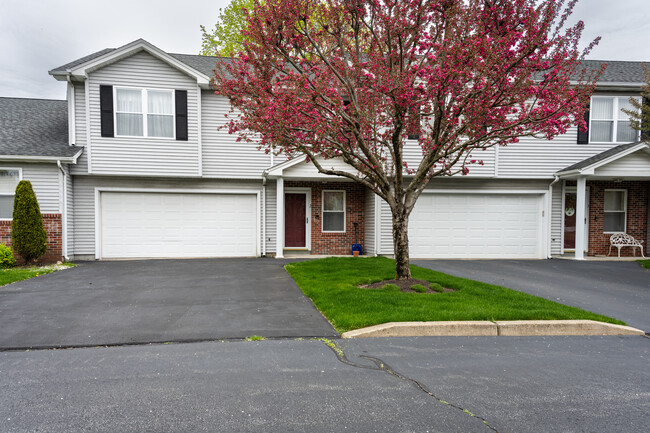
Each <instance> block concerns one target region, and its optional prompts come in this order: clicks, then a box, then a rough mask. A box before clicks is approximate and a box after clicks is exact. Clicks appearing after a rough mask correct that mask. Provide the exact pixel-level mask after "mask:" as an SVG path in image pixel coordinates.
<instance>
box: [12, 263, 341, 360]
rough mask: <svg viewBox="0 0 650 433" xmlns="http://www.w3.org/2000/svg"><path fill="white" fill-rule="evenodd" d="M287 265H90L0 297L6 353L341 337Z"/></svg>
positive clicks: (21, 286) (28, 283)
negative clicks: (13, 350)
mask: <svg viewBox="0 0 650 433" xmlns="http://www.w3.org/2000/svg"><path fill="white" fill-rule="evenodd" d="M284 264H285V262H283V261H279V260H273V259H211V260H146V261H113V262H110V261H109V262H81V263H78V266H77V267H76V268H73V269H67V270H64V271H59V272H55V273H53V274H49V275H44V276H41V277H38V278H32V279H30V280H25V281H21V282H18V283H14V284H10V285H7V286H4V287H0V329H2V332H0V348H27V347H56V346H83V345H92V346H95V345H111V344H132V343H150V342H167V341H195V340H212V339H219V338H244V337H248V336H252V335H261V336H265V337H296V336H301V337H304V336H335V335H337V334H336V332H335V331H334V329H333V328H332V326H331V325H330V324H329V323H328V322H327V320H325V318H323V316H322V315H321V314H320V313H319V312H318V310H317V309H316V308H315V307H314V306H313V304H312V302H311V300H309V299H308V298H307V297H305V296H304V295H303V294H302V292H301V291H300V289H299V288H298V287H297V286H296V284H295V283H294V281H293V279H291V277H289V275H288V274H287V273H286V271H285V270H284V268H283V265H284Z"/></svg>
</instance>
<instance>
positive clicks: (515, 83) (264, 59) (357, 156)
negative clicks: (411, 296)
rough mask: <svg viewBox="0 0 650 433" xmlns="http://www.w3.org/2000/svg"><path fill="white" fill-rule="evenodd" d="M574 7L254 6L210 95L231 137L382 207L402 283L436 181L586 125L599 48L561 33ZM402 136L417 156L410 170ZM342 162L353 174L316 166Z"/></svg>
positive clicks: (523, 1)
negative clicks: (360, 191) (417, 223)
mask: <svg viewBox="0 0 650 433" xmlns="http://www.w3.org/2000/svg"><path fill="white" fill-rule="evenodd" d="M575 3H576V1H575V0H574V1H569V2H568V3H566V4H565V1H564V0H544V1H540V0H411V1H405V0H265V1H264V2H260V1H258V0H255V1H254V4H255V6H254V8H253V9H251V10H243V13H244V15H245V17H246V23H247V25H246V27H245V28H244V30H243V31H242V35H243V36H244V38H243V41H242V46H243V49H242V51H240V52H239V53H238V55H237V56H236V57H234V58H233V59H232V60H231V61H230V62H218V64H217V67H216V70H215V79H214V86H215V89H216V92H217V93H218V94H221V95H225V96H227V97H228V98H230V101H231V103H232V107H233V110H235V109H236V110H237V113H236V114H234V115H232V116H231V118H230V121H229V123H228V126H229V129H230V132H231V133H234V134H238V136H239V139H244V140H249V141H252V142H256V143H258V145H259V146H260V147H261V148H264V149H266V151H267V152H275V153H281V152H284V153H286V154H289V155H297V154H304V155H306V156H307V160H308V161H309V162H311V163H312V164H314V166H315V167H316V168H317V169H318V171H319V172H321V173H324V174H327V175H333V176H341V177H345V178H348V179H352V180H353V181H355V182H358V183H360V184H362V185H364V186H366V187H368V188H370V189H372V191H374V192H375V193H376V194H377V195H378V196H379V197H381V198H382V199H383V200H385V201H386V203H388V205H389V207H390V209H391V212H392V230H393V243H394V248H395V259H396V273H397V278H399V279H405V278H410V276H411V273H410V268H409V248H408V222H409V215H410V213H411V211H412V210H413V207H414V205H415V203H416V200H417V199H418V197H419V196H420V193H421V192H422V190H423V189H424V188H425V186H426V185H427V183H428V182H429V181H430V180H431V179H433V178H434V177H436V176H452V175H456V174H467V172H468V170H469V168H470V166H471V165H472V164H480V163H481V161H480V159H478V158H475V157H473V156H472V155H473V154H474V153H475V151H477V150H480V149H486V148H489V147H492V146H504V145H507V144H510V143H515V142H517V141H518V139H519V138H520V137H523V136H535V137H542V138H546V139H551V138H553V137H554V136H556V135H558V134H562V133H564V132H566V131H567V129H568V128H569V127H570V126H572V125H575V124H580V125H581V126H583V127H584V126H585V125H584V124H583V123H584V121H583V120H581V119H582V114H583V112H584V110H585V107H586V106H587V105H588V101H589V97H590V95H591V93H592V91H593V87H594V83H595V81H596V80H597V78H598V76H599V74H600V73H602V71H586V70H580V68H579V62H580V60H581V59H583V58H584V56H585V55H586V54H587V53H588V52H589V51H590V50H591V48H592V47H593V46H594V45H595V44H596V43H597V42H598V40H595V41H593V42H592V43H591V44H589V45H588V46H587V48H586V49H584V50H580V49H579V47H578V43H579V38H580V34H581V32H582V29H583V23H582V22H578V23H577V24H576V25H574V26H569V27H567V26H566V21H567V18H568V17H569V15H570V14H571V11H572V9H573V7H574V4H575ZM409 135H410V136H411V138H414V136H417V144H418V145H419V147H420V148H421V149H422V160H421V162H420V163H419V165H418V166H414V167H410V166H408V165H407V163H406V162H405V160H404V151H403V150H404V145H405V143H406V142H407V140H408V138H409ZM336 157H338V158H341V159H342V160H343V161H345V162H346V163H347V164H348V165H349V166H350V170H338V169H333V168H328V165H327V164H326V163H323V159H325V160H327V159H330V158H336Z"/></svg>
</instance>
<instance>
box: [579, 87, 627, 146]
mask: <svg viewBox="0 0 650 433" xmlns="http://www.w3.org/2000/svg"><path fill="white" fill-rule="evenodd" d="M623 109H627V110H634V107H633V106H632V104H630V97H629V96H594V97H593V98H591V110H590V128H589V131H590V136H589V142H590V143H632V142H635V141H637V140H638V137H639V134H638V132H637V131H636V130H634V129H632V127H631V126H630V116H629V115H627V114H626V113H624V112H623V111H622V110H623Z"/></svg>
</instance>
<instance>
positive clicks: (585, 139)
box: [578, 107, 589, 144]
mask: <svg viewBox="0 0 650 433" xmlns="http://www.w3.org/2000/svg"><path fill="white" fill-rule="evenodd" d="M584 118H585V124H586V125H587V127H586V128H584V129H583V128H582V127H579V128H578V144H588V143H589V107H587V109H586V110H585V117H584Z"/></svg>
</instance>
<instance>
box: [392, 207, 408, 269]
mask: <svg viewBox="0 0 650 433" xmlns="http://www.w3.org/2000/svg"><path fill="white" fill-rule="evenodd" d="M408 229H409V217H408V214H407V212H406V209H404V207H401V209H398V211H397V212H393V248H394V250H395V273H396V276H395V279H397V280H405V279H408V278H411V264H410V261H409V233H408Z"/></svg>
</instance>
